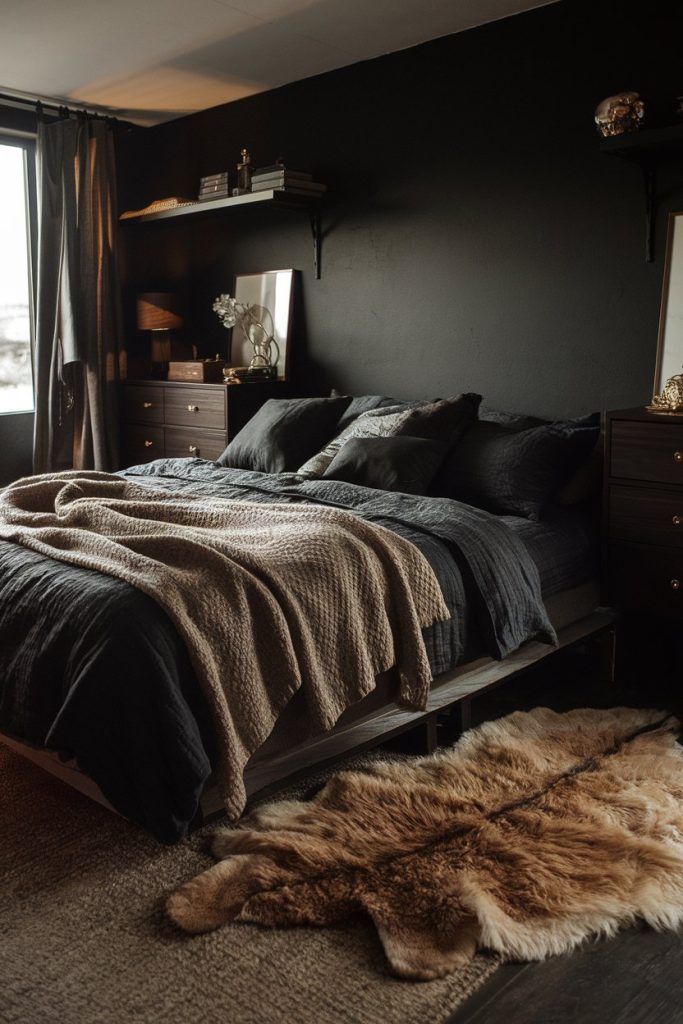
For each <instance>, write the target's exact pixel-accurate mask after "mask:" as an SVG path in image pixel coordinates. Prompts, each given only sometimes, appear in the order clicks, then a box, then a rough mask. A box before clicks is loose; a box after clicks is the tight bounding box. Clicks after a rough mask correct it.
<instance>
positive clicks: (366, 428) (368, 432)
mask: <svg viewBox="0 0 683 1024" xmlns="http://www.w3.org/2000/svg"><path fill="white" fill-rule="evenodd" d="M328 401H330V402H333V401H339V399H333V398H330V399H328ZM347 401H350V399H347ZM410 413H411V409H410V408H406V406H404V405H389V406H387V407H386V408H380V409H369V410H368V412H363V413H361V415H360V416H357V417H356V419H355V420H353V422H352V423H349V425H348V427H346V429H345V430H342V431H341V433H340V434H337V436H336V437H334V438H333V439H332V440H331V441H329V442H328V443H327V444H326V445H325V447H324V448H323V449H322V450H321V451H318V452H317V454H315V455H313V456H312V458H309V459H307V460H306V462H304V464H303V465H302V466H300V467H299V469H298V470H297V473H298V474H299V476H305V477H320V476H323V474H324V472H325V470H326V469H327V467H328V466H329V464H330V463H331V462H332V459H333V458H334V457H335V455H336V454H337V452H338V451H340V449H341V448H343V446H344V445H345V444H346V442H347V441H348V440H349V439H350V438H352V437H391V436H392V435H393V434H395V433H396V428H397V427H398V426H399V424H400V423H401V421H402V420H404V419H405V418H406V416H409V415H410Z"/></svg>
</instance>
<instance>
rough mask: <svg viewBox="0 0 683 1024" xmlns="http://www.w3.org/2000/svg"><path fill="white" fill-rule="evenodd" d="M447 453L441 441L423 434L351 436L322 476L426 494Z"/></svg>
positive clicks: (407, 492)
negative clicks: (429, 439)
mask: <svg viewBox="0 0 683 1024" xmlns="http://www.w3.org/2000/svg"><path fill="white" fill-rule="evenodd" d="M444 455H445V451H444V447H443V444H442V443H441V442H440V441H428V440H426V439H425V438H423V437H352V438H351V439H350V440H349V441H347V442H346V444H345V445H344V446H343V447H342V448H341V449H340V450H339V451H338V452H337V454H336V455H335V457H334V458H333V459H332V462H331V463H330V464H329V466H328V467H327V469H326V470H325V472H324V474H323V477H324V479H325V480H327V479H328V478H329V479H332V480H346V481H347V482H348V483H351V484H362V485H363V486H364V487H376V488H378V489H379V490H382V491H403V492H404V493H406V494H426V492H427V488H428V487H429V484H430V482H431V480H432V477H433V476H434V474H435V473H436V471H437V469H438V468H439V466H440V465H441V463H442V462H443V458H444Z"/></svg>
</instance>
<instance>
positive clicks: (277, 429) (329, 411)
mask: <svg viewBox="0 0 683 1024" xmlns="http://www.w3.org/2000/svg"><path fill="white" fill-rule="evenodd" d="M243 386H244V387H258V385H257V384H245V385H243ZM350 401H351V399H350V398H270V399H269V400H268V401H267V402H265V403H264V404H263V405H262V406H261V408H260V409H259V411H258V412H257V413H256V414H255V415H254V416H252V418H251V419H250V420H249V422H248V423H247V424H246V425H245V426H244V427H243V428H242V429H241V430H240V431H239V433H238V434H235V436H234V437H233V439H232V441H231V442H230V444H229V445H228V447H227V448H226V449H225V451H224V452H223V454H222V455H221V457H220V458H219V459H218V463H219V464H220V465H221V466H230V467H231V468H233V469H255V470H258V471H259V472H260V473H284V472H286V471H287V470H295V469H297V468H298V466H300V465H301V463H302V462H305V461H306V460H307V459H309V458H310V457H311V455H314V454H315V453H316V452H317V451H319V450H320V448H322V447H323V445H325V444H327V442H328V441H329V440H330V438H331V437H333V436H334V435H335V434H336V432H337V426H338V423H339V417H340V416H341V415H342V413H343V412H344V410H345V409H346V408H347V407H348V405H349V402H350Z"/></svg>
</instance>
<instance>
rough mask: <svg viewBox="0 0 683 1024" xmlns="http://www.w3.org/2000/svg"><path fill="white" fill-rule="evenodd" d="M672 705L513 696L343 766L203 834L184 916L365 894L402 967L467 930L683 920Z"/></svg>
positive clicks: (527, 941)
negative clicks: (379, 756)
mask: <svg viewBox="0 0 683 1024" xmlns="http://www.w3.org/2000/svg"><path fill="white" fill-rule="evenodd" d="M678 728H679V723H678V722H677V721H676V719H674V718H671V717H668V716H667V715H666V714H664V713H663V712H658V711H638V710H633V709H629V708H615V709H613V710H611V711H594V710H579V711H570V712H568V713H566V714H557V713H555V712H553V711H550V710H548V709H547V708H537V709H536V710H534V711H531V712H529V713H521V712H516V713H514V714H512V715H509V716H508V717H507V718H503V719H501V720H499V721H495V722H487V723H486V724H484V725H481V726H479V727H478V728H477V729H473V730H471V731H470V732H468V733H466V734H465V735H464V736H462V738H461V739H460V740H459V742H458V743H457V744H456V745H455V746H454V747H452V748H451V749H449V750H444V751H441V752H439V753H437V754H436V755H434V756H431V757H425V758H420V759H418V760H408V761H394V762H381V761H380V762H378V763H377V764H376V765H374V766H372V767H371V768H370V769H369V770H367V771H364V772H358V771H356V772H353V771H347V772H340V773H339V774H337V775H335V776H333V777H332V778H331V779H330V780H329V782H328V783H327V785H326V786H325V787H324V789H322V790H321V791H320V792H319V793H318V794H317V795H316V796H315V797H314V799H313V800H310V801H308V802H298V801H296V802H295V801H283V802H280V803H272V804H269V805H266V806H263V807H261V808H259V809H257V810H256V811H255V812H254V813H253V814H252V815H251V816H250V817H249V818H247V819H244V820H243V821H242V823H241V824H240V826H239V827H238V828H236V829H233V830H231V831H222V832H219V833H217V834H216V835H215V837H214V841H213V852H214V854H215V855H216V857H218V858H221V859H220V860H219V863H217V864H216V865H214V866H213V867H212V868H210V869H209V870H208V871H205V872H204V873H203V874H201V875H199V876H198V877H196V878H194V879H192V880H191V881H189V882H187V883H186V884H185V885H183V886H182V887H181V888H180V889H178V890H177V891H176V892H175V893H173V894H172V895H171V896H170V897H169V900H168V904H167V906H168V912H169V914H170V916H171V918H172V919H173V921H175V923H176V924H177V925H178V926H179V927H180V928H182V929H184V930H185V931H187V932H203V931H208V930H210V929H213V928H217V927H219V926H220V925H222V924H224V923H225V922H227V921H233V920H236V919H239V920H241V921H255V922H260V923H262V924H266V925H296V924H309V925H310V924H313V925H328V924H332V923H337V922H340V921H342V920H343V919H345V918H347V917H348V916H349V915H351V914H353V913H356V912H358V911H365V912H366V913H368V914H369V915H370V917H371V918H372V920H373V921H374V923H375V926H376V928H377V931H378V933H379V937H380V939H381V941H382V944H383V946H384V950H385V952H386V955H387V958H388V960H389V963H390V965H391V967H392V969H393V970H394V972H395V973H396V974H398V975H401V976H402V977H406V978H415V979H431V978H437V977H440V976H442V975H444V974H447V973H448V972H449V971H453V970H454V969H455V968H457V967H459V966H461V965H462V964H463V963H464V962H465V961H466V960H467V959H468V958H470V957H471V956H472V955H473V954H474V952H475V949H476V948H477V947H483V948H486V949H490V950H495V951H497V952H499V953H500V954H502V955H503V956H504V957H506V958H509V959H521V960H536V959H541V958H543V957H547V956H550V955H552V954H557V953H563V952H565V951H567V950H569V949H571V948H572V947H573V946H575V945H577V944H578V943H580V942H581V941H582V940H584V939H586V938H588V937H590V936H598V935H603V936H609V935H613V934H614V933H615V932H616V931H617V930H618V929H619V928H620V927H622V926H625V925H628V924H631V923H633V922H634V921H635V920H636V919H637V918H641V919H644V920H645V921H647V922H648V923H649V924H650V925H651V926H653V927H655V928H660V929H663V928H672V929H673V928H676V927H677V926H678V925H679V923H680V922H681V921H682V920H683V750H682V748H681V747H680V746H678V744H677V742H676V737H677V735H678Z"/></svg>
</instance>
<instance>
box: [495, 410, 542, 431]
mask: <svg viewBox="0 0 683 1024" xmlns="http://www.w3.org/2000/svg"><path fill="white" fill-rule="evenodd" d="M479 419H480V420H487V422H490V423H499V424H500V426H501V427H507V429H508V430H528V429H529V428H530V427H542V426H545V425H547V424H548V423H550V422H551V421H550V420H542V419H541V418H540V416H528V415H527V414H526V413H521V412H502V410H500V409H491V408H489V406H487V405H485V406H482V407H481V408H480V409H479Z"/></svg>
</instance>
